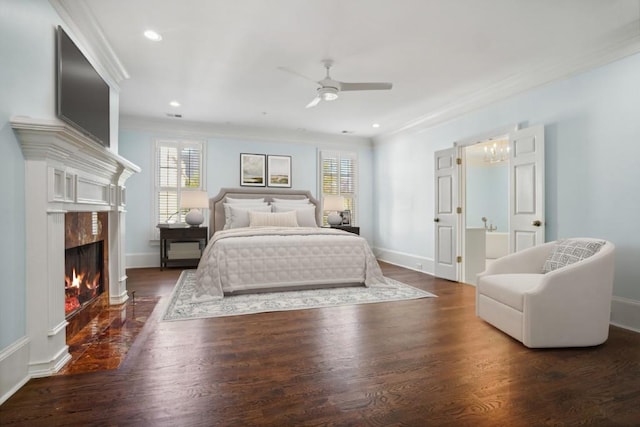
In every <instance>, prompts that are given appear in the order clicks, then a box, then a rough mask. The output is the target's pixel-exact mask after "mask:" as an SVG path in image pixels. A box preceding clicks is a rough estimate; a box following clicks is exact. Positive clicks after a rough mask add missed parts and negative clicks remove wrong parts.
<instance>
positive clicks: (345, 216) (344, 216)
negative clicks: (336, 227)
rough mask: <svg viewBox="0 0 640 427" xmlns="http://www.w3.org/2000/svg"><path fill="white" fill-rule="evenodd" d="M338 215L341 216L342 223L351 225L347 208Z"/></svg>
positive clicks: (349, 212)
mask: <svg viewBox="0 0 640 427" xmlns="http://www.w3.org/2000/svg"><path fill="white" fill-rule="evenodd" d="M340 216H341V217H342V225H347V226H351V211H350V210H349V209H347V210H344V211H342V212H341V213H340Z"/></svg>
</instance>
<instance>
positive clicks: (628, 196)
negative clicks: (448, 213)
mask: <svg viewBox="0 0 640 427" xmlns="http://www.w3.org/2000/svg"><path fill="white" fill-rule="evenodd" d="M638 76H640V54H636V55H634V56H631V57H628V58H625V59H622V60H619V61H617V62H614V63H611V64H608V65H606V66H602V67H599V68H597V69H594V70H591V71H589V72H585V73H582V74H579V75H577V76H575V77H572V78H570V79H566V80H562V81H558V82H555V83H551V84H548V85H545V86H543V87H540V88H537V89H534V90H531V91H528V92H526V93H523V94H520V95H518V96H514V97H512V98H510V99H508V100H505V101H502V102H499V103H495V104H493V105H490V106H488V107H486V108H483V109H480V110H477V111H475V112H472V113H469V114H466V115H464V116H462V117H460V118H457V119H454V120H451V121H449V122H446V123H444V124H441V125H438V126H434V127H431V128H423V129H413V130H412V131H406V132H403V133H400V134H396V135H391V136H386V137H383V138H379V139H377V140H376V141H375V148H374V170H375V175H374V187H375V189H376V190H375V195H376V199H375V200H374V210H375V213H374V215H375V221H376V223H377V228H376V233H375V235H374V241H375V245H376V250H377V252H378V253H382V254H384V253H390V254H394V253H395V254H401V255H403V256H397V258H396V262H399V263H402V262H404V263H405V265H407V266H409V267H412V268H413V267H414V265H413V264H412V263H413V262H414V260H415V259H416V258H419V259H423V260H426V262H427V263H426V265H427V266H430V267H431V268H432V261H433V253H434V239H433V224H432V220H433V206H434V201H433V186H434V181H433V154H434V151H436V150H439V149H443V148H448V147H451V146H452V143H453V141H456V140H461V139H465V138H468V137H471V136H473V135H476V134H481V133H484V132H487V131H490V130H492V129H496V128H501V127H506V126H510V125H512V124H515V123H520V124H523V125H525V126H527V125H535V124H543V125H544V126H545V139H546V159H545V162H546V175H545V176H546V190H545V191H546V220H547V240H553V239H556V238H562V237H570V236H595V237H601V238H604V239H608V240H610V241H612V242H614V243H615V244H616V246H617V253H616V279H615V286H614V295H615V296H616V298H618V299H625V301H626V300H627V299H628V300H629V301H631V302H637V301H640V270H639V269H638V268H637V260H638V259H640V239H638V236H640V221H638V213H639V212H640V197H638V194H640V168H639V167H638V165H639V164H640V163H639V159H640V120H638V117H640V79H639V77H638ZM430 262H431V264H430ZM431 271H433V270H431ZM618 302H620V301H618ZM627 309H631V308H630V306H629V304H628V305H627ZM634 310H635V311H634V313H635V314H634V315H630V317H631V318H633V322H637V324H635V323H634V325H632V326H633V327H634V328H637V329H640V314H638V309H637V307H636V308H635V309H634ZM615 311H616V303H614V315H613V319H614V322H616V316H618V315H621V313H616V312H615ZM625 318H629V317H627V316H625Z"/></svg>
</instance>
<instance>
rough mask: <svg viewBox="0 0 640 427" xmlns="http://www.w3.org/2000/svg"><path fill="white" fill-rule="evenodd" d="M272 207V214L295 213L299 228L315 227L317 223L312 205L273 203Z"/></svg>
mask: <svg viewBox="0 0 640 427" xmlns="http://www.w3.org/2000/svg"><path fill="white" fill-rule="evenodd" d="M271 206H273V211H274V212H291V211H295V212H296V216H297V220H298V225H299V226H300V227H317V226H318V223H317V222H316V207H315V206H314V205H305V204H302V203H298V204H297V205H296V204H291V205H285V204H283V203H274V204H272V205H271Z"/></svg>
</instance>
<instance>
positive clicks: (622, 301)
mask: <svg viewBox="0 0 640 427" xmlns="http://www.w3.org/2000/svg"><path fill="white" fill-rule="evenodd" d="M610 323H611V324H612V325H614V326H618V327H620V328H624V329H629V330H630V331H633V332H639V333H640V301H636V300H632V299H630V298H624V297H617V296H614V297H613V298H611V322H610Z"/></svg>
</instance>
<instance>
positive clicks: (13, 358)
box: [0, 336, 31, 405]
mask: <svg viewBox="0 0 640 427" xmlns="http://www.w3.org/2000/svg"><path fill="white" fill-rule="evenodd" d="M29 343H30V340H29V337H27V336H24V337H22V338H20V339H19V340H17V341H15V342H14V343H13V344H11V345H9V346H8V347H7V348H5V349H4V350H2V351H1V352H0V405H2V404H3V403H4V402H6V401H7V400H8V399H9V398H10V397H11V396H13V394H14V393H15V392H17V391H18V390H19V389H20V387H22V386H23V385H25V384H26V383H27V381H29V379H30V378H31V377H30V376H29V372H28V371H29V368H28V361H29Z"/></svg>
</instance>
